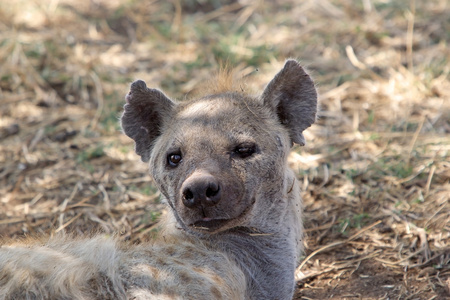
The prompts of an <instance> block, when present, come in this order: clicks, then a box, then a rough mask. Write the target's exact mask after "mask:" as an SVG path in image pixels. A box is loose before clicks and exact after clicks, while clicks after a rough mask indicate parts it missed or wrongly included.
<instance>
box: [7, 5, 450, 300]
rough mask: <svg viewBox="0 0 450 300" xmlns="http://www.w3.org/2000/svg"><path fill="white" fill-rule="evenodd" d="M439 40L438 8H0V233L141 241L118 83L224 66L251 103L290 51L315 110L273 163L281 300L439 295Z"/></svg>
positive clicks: (134, 161) (449, 109) (445, 115)
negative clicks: (289, 276) (293, 197)
mask: <svg viewBox="0 0 450 300" xmlns="http://www.w3.org/2000/svg"><path fill="white" fill-rule="evenodd" d="M449 33H450V5H449V4H448V1H446V0H429V1H415V2H414V0H412V1H406V0H405V1H400V0H399V1H394V0H391V1H389V0H380V1H375V0H362V1H350V0H342V1H337V0H336V1H331V0H317V1H312V0H311V1H294V0H291V1H265V2H263V1H246V0H242V1H239V2H233V1H222V2H221V4H220V2H219V1H199V0H189V1H175V0H174V1H168V2H167V1H127V0H115V1H102V0H97V1H88V0H80V1H74V0H59V1H58V0H52V1H38V0H18V1H14V2H13V3H12V4H11V3H6V1H3V2H2V3H1V4H0V61H1V67H0V79H1V81H0V234H1V235H2V236H4V237H12V238H14V237H19V236H21V235H23V234H54V233H55V232H58V231H62V230H69V231H75V232H79V233H86V232H89V231H91V230H99V228H100V230H102V231H104V232H107V233H112V232H117V231H119V232H120V233H121V234H122V236H123V239H127V240H131V241H133V242H140V241H141V240H144V239H146V238H148V236H151V233H152V231H153V230H154V224H155V222H156V220H157V219H158V216H159V215H160V214H161V213H164V212H163V211H162V206H161V204H159V201H158V199H159V195H158V192H157V191H156V189H155V188H154V187H153V186H152V185H151V183H150V182H149V177H148V176H147V174H146V166H145V165H144V164H143V163H139V159H138V157H137V155H135V154H134V153H133V145H132V142H131V141H130V140H129V139H128V138H126V137H124V136H123V135H122V134H121V133H120V132H119V127H118V124H117V117H118V115H119V114H120V111H121V107H122V105H123V98H124V95H125V93H126V92H127V90H128V86H129V83H130V82H131V81H132V80H133V79H137V78H140V79H143V80H145V81H147V83H148V84H149V85H150V86H154V87H162V88H163V89H164V90H165V91H166V92H167V93H168V94H169V95H171V96H174V97H177V98H179V99H182V98H184V97H190V96H191V95H193V94H195V92H196V89H197V87H198V86H201V84H202V83H203V82H205V81H206V80H207V79H208V78H209V77H210V75H211V74H213V73H214V72H216V71H217V70H218V68H219V63H220V62H221V61H225V60H228V61H229V63H231V64H232V65H234V66H235V67H236V71H237V73H238V74H240V75H239V76H241V77H246V79H248V80H245V81H243V83H242V88H245V89H248V90H252V91H258V90H260V89H261V88H262V87H263V86H264V84H265V83H267V81H268V80H269V79H270V77H271V76H273V74H274V73H275V72H276V70H277V69H278V68H280V67H281V66H282V64H283V60H284V59H285V58H287V57H295V58H299V59H300V60H301V61H303V62H304V63H305V64H306V65H307V66H308V67H309V69H310V71H311V72H312V74H313V75H314V77H315V79H316V81H317V83H318V87H319V90H320V92H321V109H322V111H321V118H320V120H319V122H318V124H317V125H315V126H313V127H312V128H311V129H310V130H308V131H307V133H306V138H307V141H308V145H307V146H306V147H304V148H298V149H296V151H295V152H294V153H293V155H292V156H291V164H292V166H293V168H294V169H296V170H298V174H299V179H300V180H301V182H303V197H304V200H305V207H306V214H305V218H306V220H305V223H306V228H307V229H306V231H307V238H306V242H305V243H306V245H307V247H306V253H305V259H304V260H303V262H302V264H301V266H300V268H299V270H298V272H297V275H298V279H299V285H298V287H299V288H298V292H297V294H296V298H297V299H328V298H329V299H358V298H359V299H444V298H446V297H450V266H449V263H450V203H449V202H450V201H449V198H450V180H449V179H450V159H449V156H450V155H449V151H450V121H449V120H450V79H449V72H450V46H449V43H450V34H449ZM256 69H258V70H259V72H255V70H256Z"/></svg>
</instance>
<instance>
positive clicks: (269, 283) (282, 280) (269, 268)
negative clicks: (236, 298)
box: [212, 231, 297, 299]
mask: <svg viewBox="0 0 450 300" xmlns="http://www.w3.org/2000/svg"><path fill="white" fill-rule="evenodd" d="M212 242H213V243H214V244H215V245H216V247H218V248H219V250H221V251H223V252H225V253H227V254H228V255H230V256H231V257H232V258H233V259H234V261H235V262H236V263H237V264H238V265H239V266H240V267H241V269H242V270H243V272H244V274H245V276H246V279H247V285H248V286H249V287H250V288H248V289H247V290H248V291H251V292H252V294H251V295H247V297H246V299H247V298H248V299H290V298H291V297H292V293H293V291H294V270H295V266H296V265H295V264H296V258H297V254H296V249H295V245H294V243H292V241H291V240H289V237H288V236H286V235H284V236H283V235H280V236H266V235H258V234H257V233H250V232H248V233H244V232H242V231H241V232H239V233H229V234H227V235H226V236H222V237H221V238H220V240H217V241H214V240H213V241H212Z"/></svg>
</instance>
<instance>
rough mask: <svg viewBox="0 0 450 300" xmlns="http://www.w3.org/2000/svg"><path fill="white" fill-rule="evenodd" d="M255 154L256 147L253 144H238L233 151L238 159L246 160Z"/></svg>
mask: <svg viewBox="0 0 450 300" xmlns="http://www.w3.org/2000/svg"><path fill="white" fill-rule="evenodd" d="M255 152H256V145H255V144H253V143H245V144H240V145H239V146H237V147H236V148H235V149H234V153H235V154H236V155H238V156H239V157H240V158H247V157H249V156H252V155H253V153H255Z"/></svg>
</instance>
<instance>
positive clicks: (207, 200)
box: [181, 173, 222, 208]
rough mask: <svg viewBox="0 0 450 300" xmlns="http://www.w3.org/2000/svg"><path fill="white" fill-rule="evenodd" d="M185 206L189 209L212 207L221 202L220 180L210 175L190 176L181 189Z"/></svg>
mask: <svg viewBox="0 0 450 300" xmlns="http://www.w3.org/2000/svg"><path fill="white" fill-rule="evenodd" d="M181 193H182V194H181V198H182V201H183V204H184V205H185V206H186V207H188V208H196V207H211V206H215V205H217V204H218V203H219V202H220V199H221V194H222V193H221V187H220V182H219V180H218V179H217V178H216V177H214V176H212V175H211V174H208V173H200V174H194V175H192V176H190V177H189V178H188V179H187V180H186V181H185V182H184V183H183V185H182V187H181Z"/></svg>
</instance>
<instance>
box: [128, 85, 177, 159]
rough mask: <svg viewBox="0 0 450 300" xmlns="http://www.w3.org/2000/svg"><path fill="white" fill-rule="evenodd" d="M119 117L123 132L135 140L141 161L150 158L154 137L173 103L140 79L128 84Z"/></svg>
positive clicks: (158, 132)
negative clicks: (128, 89) (127, 90)
mask: <svg viewBox="0 0 450 300" xmlns="http://www.w3.org/2000/svg"><path fill="white" fill-rule="evenodd" d="M126 101H127V103H126V104H125V106H124V112H123V114H122V117H121V125H122V129H123V132H124V133H125V134H126V135H128V136H129V137H130V138H132V139H133V140H134V141H135V143H136V148H135V150H136V153H137V154H138V155H140V156H141V159H142V161H144V162H147V161H148V160H149V159H150V153H151V149H152V146H153V142H154V141H155V139H156V138H157V137H158V136H159V135H160V134H161V126H162V124H163V122H164V120H167V119H168V118H170V116H171V115H172V111H173V108H174V106H175V103H174V102H173V101H172V100H170V99H169V98H167V97H166V96H165V95H164V94H163V93H162V92H161V91H159V90H156V89H149V88H147V85H146V84H145V82H144V81H142V80H137V81H135V82H133V83H132V84H131V88H130V92H129V93H128V95H127V96H126Z"/></svg>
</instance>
